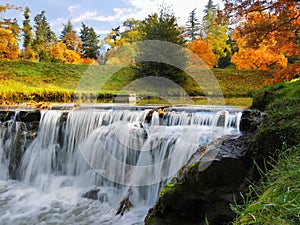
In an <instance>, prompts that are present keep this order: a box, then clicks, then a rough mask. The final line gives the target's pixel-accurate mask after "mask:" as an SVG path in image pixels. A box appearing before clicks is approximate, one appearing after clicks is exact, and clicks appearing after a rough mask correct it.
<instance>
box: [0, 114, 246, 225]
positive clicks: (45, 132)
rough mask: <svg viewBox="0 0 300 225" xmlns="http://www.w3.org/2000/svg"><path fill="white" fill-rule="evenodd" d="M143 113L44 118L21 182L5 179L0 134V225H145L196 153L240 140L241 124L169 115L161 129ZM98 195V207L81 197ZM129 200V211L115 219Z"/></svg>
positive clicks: (232, 119) (229, 117) (234, 119)
mask: <svg viewBox="0 0 300 225" xmlns="http://www.w3.org/2000/svg"><path fill="white" fill-rule="evenodd" d="M147 112H148V111H147V110H145V111H129V110H116V111H113V110H106V111H100V110H99V111H97V110H94V111H91V110H78V111H71V112H69V114H68V118H67V120H66V121H63V119H62V118H63V113H62V111H56V110H49V111H46V112H43V113H42V117H41V121H40V127H39V132H38V136H37V137H36V139H35V140H34V141H33V142H32V143H31V145H30V146H29V147H28V149H27V150H26V152H25V154H24V155H23V157H22V162H21V167H20V173H19V175H20V179H19V180H10V179H8V166H9V165H8V161H7V160H8V159H7V157H6V155H7V151H8V150H7V148H3V147H2V146H3V143H4V139H5V138H6V139H7V140H6V142H5V143H9V141H10V138H9V137H8V138H7V135H6V137H4V136H5V135H4V133H3V132H4V131H3V129H2V130H0V135H1V136H0V138H1V139H0V169H1V171H0V224H104V225H105V224H107V225H108V224H124V225H125V224H126V225H130V224H132V225H133V224H143V220H144V217H145V215H146V213H147V210H148V209H149V208H150V207H151V206H152V205H153V204H154V203H155V200H156V198H157V196H158V194H159V190H160V189H161V187H162V186H163V184H164V183H165V182H166V181H168V180H170V179H171V178H172V177H173V176H174V175H176V172H177V171H178V170H179V169H180V168H181V167H182V166H183V165H184V163H185V162H186V161H187V160H188V159H189V158H190V156H191V155H192V154H193V153H194V152H195V151H196V150H197V149H198V148H199V147H200V146H202V145H206V144H208V143H209V142H211V141H213V140H215V139H216V138H218V137H222V136H224V135H234V134H237V133H238V125H239V120H240V116H241V114H240V113H233V114H231V113H229V112H225V111H222V112H216V113H213V112H210V113H203V112H201V113H185V112H181V113H176V112H171V113H169V116H168V117H167V118H165V119H164V120H163V121H162V122H161V123H162V125H159V124H160V118H159V117H158V114H156V113H153V118H152V119H153V121H152V123H150V125H149V124H147V123H145V121H144V118H145V116H146V115H147ZM220 115H225V117H224V121H225V122H224V123H223V126H217V125H220V124H218V120H219V117H220ZM5 129H6V130H5V132H8V131H9V128H5ZM7 129H8V130H7ZM95 188H99V189H100V191H99V193H98V196H102V198H101V199H102V200H101V201H100V200H90V199H86V198H83V197H82V195H83V194H85V193H86V192H87V191H90V190H91V189H95ZM128 193H130V195H129V196H130V200H131V201H132V203H133V205H134V207H133V208H132V209H131V210H130V211H129V212H128V213H125V214H124V216H122V217H121V216H116V215H115V213H116V210H117V208H118V206H119V203H120V201H121V200H122V199H123V198H124V196H128Z"/></svg>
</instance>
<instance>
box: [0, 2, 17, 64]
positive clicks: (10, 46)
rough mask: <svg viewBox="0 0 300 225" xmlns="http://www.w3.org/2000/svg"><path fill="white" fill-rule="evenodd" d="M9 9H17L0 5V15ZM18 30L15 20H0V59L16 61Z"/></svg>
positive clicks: (7, 5)
mask: <svg viewBox="0 0 300 225" xmlns="http://www.w3.org/2000/svg"><path fill="white" fill-rule="evenodd" d="M9 9H18V8H17V7H15V6H13V5H10V4H6V5H0V15H1V14H2V13H4V12H6V11H7V10H9ZM19 32H20V29H19V26H18V25H17V22H16V20H10V19H3V18H2V15H1V18H0V59H17V58H18V57H19V54H20V50H19V46H18V35H19Z"/></svg>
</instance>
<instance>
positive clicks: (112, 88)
mask: <svg viewBox="0 0 300 225" xmlns="http://www.w3.org/2000/svg"><path fill="white" fill-rule="evenodd" d="M188 72H189V75H186V77H184V78H183V79H182V80H184V83H183V84H181V86H182V88H183V89H184V90H185V91H186V92H187V94H188V95H190V96H198V95H203V94H204V92H203V90H202V89H201V87H200V86H202V87H203V86H205V84H207V83H208V84H209V82H211V80H213V79H214V77H215V79H216V84H219V85H220V87H221V90H222V92H223V94H224V96H225V97H234V98H235V97H251V96H252V94H253V93H254V92H255V91H257V90H259V89H260V88H262V87H264V86H265V85H266V81H267V80H268V79H270V78H271V76H270V74H269V73H267V72H265V71H238V70H235V69H213V70H212V72H213V73H210V71H209V70H205V69H189V70H188ZM204 74H209V76H208V77H207V76H205V75H204ZM190 75H192V76H193V77H197V79H196V80H197V81H198V84H200V86H199V85H198V84H197V82H195V79H193V78H192V77H191V76H190ZM213 76H214V77H213ZM134 80H135V77H134V68H133V67H125V68H122V69H121V68H119V67H114V66H103V65H102V66H88V65H67V64H60V63H47V62H39V63H37V62H28V61H1V60H0V94H1V99H0V101H2V102H5V101H8V102H26V101H56V102H70V101H72V99H73V98H74V93H88V94H89V93H93V94H95V95H98V97H99V96H100V97H101V96H103V95H108V96H109V95H112V94H117V93H120V92H122V90H123V89H124V87H126V86H127V85H128V84H130V83H132V81H134ZM199 81H200V82H199ZM131 88H132V87H131ZM138 89H139V90H143V91H145V93H147V89H149V87H148V83H144V84H139V86H138ZM133 90H135V89H134V88H133ZM163 91H164V92H165V93H167V94H168V95H170V96H172V95H174V96H175V95H177V94H178V90H176V88H174V87H171V86H166V87H165V90H163ZM148 93H149V90H148ZM208 94H210V93H208Z"/></svg>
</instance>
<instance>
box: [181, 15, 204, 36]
mask: <svg viewBox="0 0 300 225" xmlns="http://www.w3.org/2000/svg"><path fill="white" fill-rule="evenodd" d="M200 24H201V23H200V21H199V20H198V18H197V15H196V9H193V10H192V11H191V12H190V15H189V18H188V21H187V23H186V28H185V33H186V34H187V35H188V37H189V39H190V40H195V39H198V38H199V36H201V34H200Z"/></svg>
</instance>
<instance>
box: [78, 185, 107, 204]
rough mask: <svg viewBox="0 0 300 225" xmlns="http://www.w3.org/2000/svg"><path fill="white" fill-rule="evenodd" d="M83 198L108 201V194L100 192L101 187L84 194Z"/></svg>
mask: <svg viewBox="0 0 300 225" xmlns="http://www.w3.org/2000/svg"><path fill="white" fill-rule="evenodd" d="M82 197H83V198H88V199H92V200H99V201H100V202H108V196H107V194H106V193H103V192H100V189H99V188H95V189H92V190H90V191H88V192H86V193H84V194H83V195H82Z"/></svg>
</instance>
